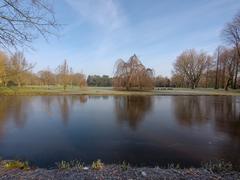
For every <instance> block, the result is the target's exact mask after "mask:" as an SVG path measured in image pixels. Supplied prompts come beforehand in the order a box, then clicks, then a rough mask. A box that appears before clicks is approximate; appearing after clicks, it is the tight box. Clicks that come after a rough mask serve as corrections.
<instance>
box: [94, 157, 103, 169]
mask: <svg viewBox="0 0 240 180" xmlns="http://www.w3.org/2000/svg"><path fill="white" fill-rule="evenodd" d="M103 167H104V164H103V163H102V162H101V160H100V159H98V160H97V161H93V163H92V169H94V170H101V169H102V168H103Z"/></svg>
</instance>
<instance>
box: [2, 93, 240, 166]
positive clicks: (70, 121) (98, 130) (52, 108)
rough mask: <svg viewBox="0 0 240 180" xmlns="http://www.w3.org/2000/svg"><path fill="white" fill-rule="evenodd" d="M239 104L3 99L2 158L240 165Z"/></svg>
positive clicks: (232, 100) (230, 100) (207, 99)
mask: <svg viewBox="0 0 240 180" xmlns="http://www.w3.org/2000/svg"><path fill="white" fill-rule="evenodd" d="M239 152H240V97H226V96H219V97H214V96H42V97H41V96H33V97H24V96H23V97H0V156H1V157H3V158H4V159H23V160H28V161H30V162H31V163H33V164H35V165H37V166H40V167H52V166H54V164H55V162H57V161H61V160H73V159H75V160H76V159H78V160H81V161H83V162H85V163H91V162H92V161H93V160H96V159H101V160H103V161H104V162H105V163H119V162H122V161H123V160H125V161H127V162H129V163H130V164H133V165H141V166H143V165H152V166H154V165H160V166H166V165H167V164H170V163H180V164H181V165H184V166H199V165H200V164H201V162H203V161H209V160H216V159H224V160H225V161H231V162H233V163H235V164H240V153H239Z"/></svg>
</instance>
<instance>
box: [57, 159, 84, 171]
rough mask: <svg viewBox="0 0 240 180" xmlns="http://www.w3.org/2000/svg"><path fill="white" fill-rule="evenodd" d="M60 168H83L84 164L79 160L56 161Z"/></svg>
mask: <svg viewBox="0 0 240 180" xmlns="http://www.w3.org/2000/svg"><path fill="white" fill-rule="evenodd" d="M56 165H57V168H58V169H62V170H64V169H71V168H78V169H83V167H84V164H83V163H81V162H80V161H78V160H73V161H69V162H68V161H61V162H58V163H56Z"/></svg>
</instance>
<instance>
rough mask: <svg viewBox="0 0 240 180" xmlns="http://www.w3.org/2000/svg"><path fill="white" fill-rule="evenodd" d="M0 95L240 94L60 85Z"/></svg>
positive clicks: (11, 90) (236, 93) (0, 89)
mask: <svg viewBox="0 0 240 180" xmlns="http://www.w3.org/2000/svg"><path fill="white" fill-rule="evenodd" d="M0 95H230V96H240V90H239V89H238V90H229V91H224V90H223V89H218V90H215V89H212V88H197V89H188V88H155V89H154V90H146V91H124V90H114V89H113V88H111V87H83V88H79V87H76V86H75V87H68V88H67V89H66V90H65V91H64V90H63V88H62V87H61V86H51V87H50V88H49V89H48V88H47V87H46V86H26V87H20V88H18V87H12V88H6V87H0Z"/></svg>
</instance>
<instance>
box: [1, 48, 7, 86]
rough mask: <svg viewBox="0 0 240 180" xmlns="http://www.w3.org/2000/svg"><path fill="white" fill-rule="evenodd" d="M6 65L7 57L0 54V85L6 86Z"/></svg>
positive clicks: (2, 53)
mask: <svg viewBox="0 0 240 180" xmlns="http://www.w3.org/2000/svg"><path fill="white" fill-rule="evenodd" d="M7 64H8V56H7V55H6V54H5V53H4V52H0V85H3V86H6V83H7Z"/></svg>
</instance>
